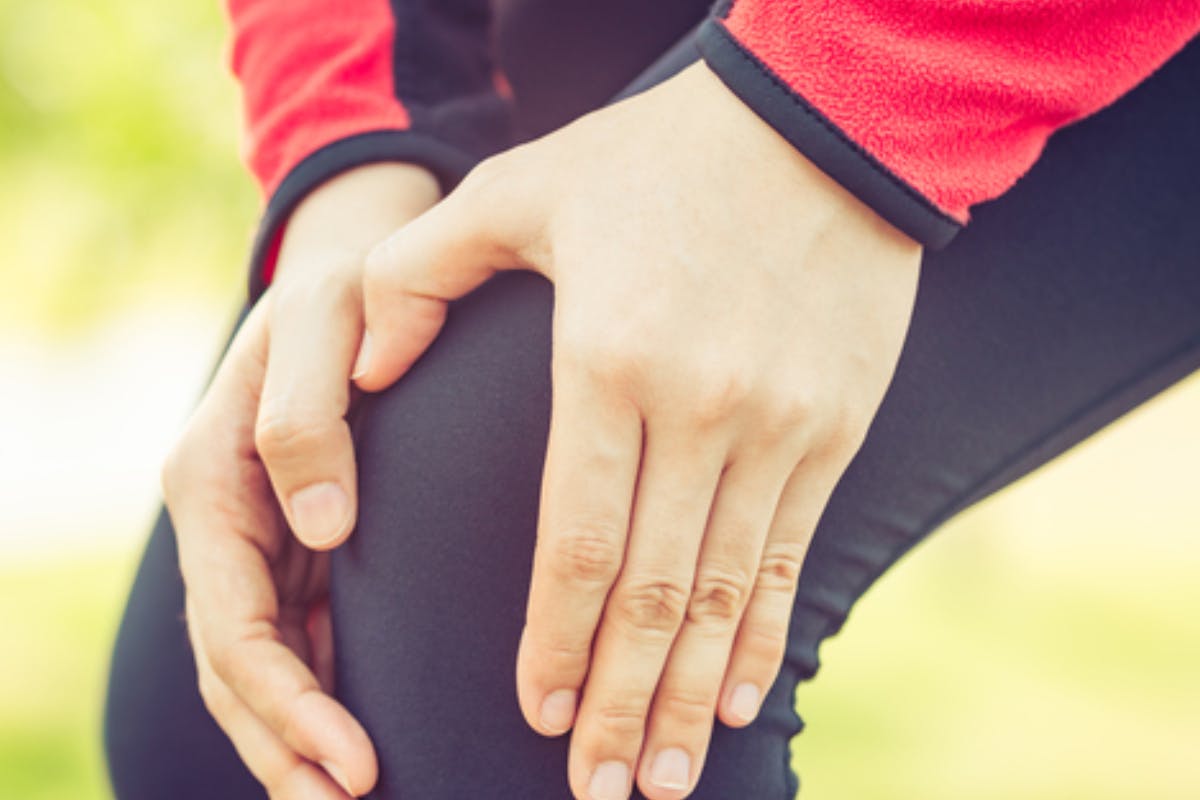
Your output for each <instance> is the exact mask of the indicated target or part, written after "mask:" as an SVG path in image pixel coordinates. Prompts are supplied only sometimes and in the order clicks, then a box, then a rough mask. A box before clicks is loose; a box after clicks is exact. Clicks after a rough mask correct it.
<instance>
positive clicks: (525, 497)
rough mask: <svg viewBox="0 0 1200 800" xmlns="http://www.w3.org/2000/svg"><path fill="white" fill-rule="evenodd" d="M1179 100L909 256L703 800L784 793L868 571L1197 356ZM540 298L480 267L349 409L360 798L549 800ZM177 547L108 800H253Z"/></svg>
mask: <svg viewBox="0 0 1200 800" xmlns="http://www.w3.org/2000/svg"><path fill="white" fill-rule="evenodd" d="M1198 92H1200V43H1194V44H1192V45H1191V46H1189V47H1188V48H1187V49H1186V50H1184V51H1183V52H1182V53H1180V54H1179V55H1177V56H1176V57H1175V58H1174V59H1172V61H1171V62H1169V63H1168V64H1167V65H1166V66H1165V67H1163V68H1162V69H1161V70H1160V71H1159V72H1158V73H1156V74H1155V75H1154V76H1153V77H1152V78H1151V79H1149V80H1148V81H1147V82H1146V83H1144V84H1143V85H1142V86H1140V87H1139V88H1137V89H1136V90H1134V91H1133V92H1131V93H1130V94H1128V95H1126V96H1125V97H1123V98H1122V99H1121V100H1120V101H1119V102H1118V103H1116V104H1115V105H1114V106H1112V107H1110V108H1109V109H1107V110H1105V111H1103V112H1101V113H1100V114H1097V115H1096V116H1094V117H1091V118H1089V119H1087V120H1085V121H1083V122H1082V123H1080V124H1078V125H1076V126H1073V127H1072V128H1070V129H1068V130H1065V131H1063V132H1061V133H1060V134H1059V135H1057V136H1055V137H1054V138H1053V139H1052V140H1051V142H1050V144H1049V146H1048V147H1047V150H1046V153H1045V155H1044V156H1043V158H1042V160H1041V161H1040V162H1039V163H1038V164H1037V165H1036V166H1035V167H1034V168H1033V170H1032V171H1031V172H1030V173H1029V174H1028V175H1027V176H1026V178H1025V179H1023V180H1022V181H1021V182H1020V183H1019V184H1018V185H1017V187H1016V188H1015V189H1014V190H1013V191H1011V192H1010V193H1009V194H1007V195H1005V196H1004V197H1003V198H1001V199H1000V200H998V201H995V202H993V203H990V204H985V205H984V206H982V207H980V208H978V209H977V210H976V214H975V221H974V222H973V224H972V226H971V227H970V228H969V229H967V230H966V231H964V232H963V233H962V234H961V235H960V236H959V237H958V238H957V239H956V240H955V241H954V242H953V243H952V244H951V245H950V246H948V247H947V248H945V249H944V250H942V251H940V252H927V253H926V255H925V260H924V265H923V274H922V279H921V283H920V287H919V292H918V297H917V305H916V310H915V314H914V319H913V325H912V330H911V332H910V335H909V338H908V341H907V344H906V346H905V349H904V352H903V354H902V357H901V359H900V364H899V367H898V370H897V374H896V378H895V380H894V382H893V385H892V387H891V389H890V390H889V392H888V394H887V397H886V398H885V400H884V403H883V406H882V408H881V409H880V412H879V414H878V416H877V418H876V420H875V423H874V425H873V426H872V429H871V431H870V433H869V435H868V437H867V440H866V443H865V444H864V446H863V449H862V451H861V452H860V454H859V455H858V457H857V458H856V459H855V460H854V462H853V463H852V464H851V466H850V468H849V469H848V471H847V472H846V474H845V476H844V477H843V479H842V481H841V483H840V484H839V486H838V487H837V490H836V491H835V493H834V495H833V498H832V500H831V502H830V505H829V507H828V509H827V511H826V513H825V515H824V517H823V518H822V520H821V523H820V526H819V528H818V530H817V533H816V536H815V538H814V540H813V545H812V548H811V550H810V553H809V557H808V560H807V562H806V565H805V568H804V571H803V574H802V576H801V582H800V589H799V593H798V597H797V601H796V604H795V610H794V614H793V618H792V625H791V630H790V638H789V645H788V651H787V657H786V661H785V664H784V667H783V670H782V672H781V674H780V677H779V680H778V681H777V682H776V684H775V685H774V686H773V687H772V689H771V692H770V694H769V696H768V698H767V701H766V704H765V706H764V710H763V714H762V716H761V718H760V719H759V720H758V721H756V722H755V723H754V724H753V725H752V726H750V727H749V728H748V729H746V730H744V731H732V730H730V729H727V728H725V727H723V726H721V725H719V724H718V725H717V728H716V732H715V735H714V740H713V748H712V752H711V753H710V755H709V758H708V763H707V766H706V768H705V771H704V774H703V777H702V779H701V783H700V786H699V788H698V790H697V792H696V793H695V794H694V795H693V796H694V797H695V798H698V800H714V799H715V798H722V800H724V799H725V798H731V797H736V798H743V797H745V798H755V799H756V800H784V798H789V797H792V796H793V795H794V794H795V791H796V788H797V779H796V776H795V775H794V774H793V773H792V772H791V770H790V768H789V766H788V741H789V738H790V737H791V736H792V735H794V734H795V733H796V732H798V731H799V729H800V727H801V723H800V719H799V717H798V716H797V715H796V711H795V710H794V708H793V691H794V688H795V686H796V684H797V682H798V681H800V680H804V679H807V678H809V677H811V676H813V675H814V674H815V673H816V671H817V668H818V663H819V662H818V649H819V645H820V643H821V642H822V641H823V640H824V639H825V638H826V637H828V636H829V635H831V634H832V633H834V632H835V631H836V630H838V629H839V628H840V626H841V625H842V624H843V623H844V621H845V619H846V617H847V614H848V613H849V611H850V609H851V608H852V606H853V604H854V603H855V602H856V601H857V599H858V598H859V597H860V596H861V595H862V594H863V592H864V591H866V590H867V589H868V587H869V586H870V585H871V583H872V582H873V581H874V580H875V579H876V578H877V577H878V575H880V574H881V573H882V572H883V571H885V570H886V569H887V568H889V567H890V566H891V565H892V564H893V563H895V561H896V560H897V559H898V558H900V557H901V556H902V555H903V554H904V553H905V552H907V551H908V550H909V549H910V548H912V547H913V546H914V545H915V544H917V543H918V542H920V541H922V539H923V538H924V537H925V536H927V535H928V534H929V533H930V532H931V531H932V530H934V529H936V527H937V526H938V525H939V524H940V523H941V522H943V521H944V520H946V519H948V518H949V517H950V516H952V515H953V514H955V513H956V512H957V511H959V510H960V509H962V508H964V507H966V506H968V505H970V504H971V503H973V502H975V501H977V500H978V499H980V498H982V497H984V496H986V495H987V494H989V493H991V492H993V491H995V490H996V489H998V488H1000V487H1002V486H1004V485H1006V484H1007V483H1009V482H1011V481H1012V480H1015V479H1016V478H1018V477H1020V476H1021V475H1024V474H1025V473H1027V472H1028V471H1029V470H1031V469H1034V468H1036V467H1037V466H1038V465H1040V464H1042V463H1044V462H1045V461H1046V460H1048V459H1050V458H1052V457H1053V456H1054V455H1056V454H1058V453H1060V452H1062V451H1063V450H1065V449H1067V448H1069V447H1071V446H1072V445H1073V444H1075V443H1076V442H1078V441H1080V440H1081V439H1083V438H1085V437H1086V436H1088V435H1089V434H1091V433H1092V432H1093V431H1095V430H1098V429H1099V428H1101V427H1102V426H1104V425H1106V424H1108V423H1109V422H1110V421H1112V420H1113V419H1115V418H1117V417H1118V416H1120V415H1121V414H1123V413H1124V412H1125V411H1127V410H1129V409H1131V408H1133V407H1135V406H1136V405H1138V404H1139V403H1141V402H1143V401H1144V400H1146V399H1147V398H1149V397H1151V396H1153V395H1154V394H1156V393H1158V392H1160V391H1161V390H1162V389H1164V388H1165V387H1167V386H1169V385H1170V384H1172V383H1173V382H1174V381H1176V380H1178V379H1179V378H1181V377H1182V376H1184V375H1187V374H1189V373H1190V372H1192V371H1193V370H1195V369H1197V368H1198V367H1200V226H1197V225H1196V224H1195V217H1196V210H1197V209H1198V208H1200V148H1197V147H1195V142H1197V141H1200V102H1198V100H1200V97H1197V93H1198ZM631 135H632V134H631ZM552 303H553V297H552V292H551V289H550V287H549V285H548V284H546V283H545V282H544V281H543V280H542V279H540V278H538V277H536V276H533V275H529V274H524V273H521V274H507V275H503V276H501V277H500V278H497V279H495V280H493V281H491V282H489V283H488V284H486V285H485V286H484V287H482V288H481V289H480V290H478V291H476V292H474V293H473V294H471V295H469V296H468V297H466V298H464V299H463V300H462V301H459V302H457V303H455V304H454V305H453V307H452V309H451V313H450V316H449V319H448V323H447V326H446V329H445V331H444V333H443V334H442V335H441V336H440V337H439V339H438V340H437V341H436V342H435V343H434V345H433V347H432V348H431V349H430V351H429V353H427V354H426V356H425V357H424V358H423V359H422V360H421V361H420V362H418V364H417V365H416V366H415V367H414V369H413V370H412V372H411V373H410V374H409V375H408V376H406V377H405V378H404V380H402V381H401V382H400V383H399V384H397V385H396V386H395V387H393V388H392V389H390V390H388V391H386V392H383V393H381V394H379V395H374V396H371V397H369V398H367V399H366V400H365V402H364V403H363V404H362V406H361V414H360V416H359V417H358V419H357V420H356V422H355V435H356V441H357V447H358V458H359V470H360V493H361V516H360V524H359V527H358V529H357V530H356V532H355V534H354V535H353V537H352V538H351V540H350V542H349V544H348V545H347V546H345V547H343V548H342V549H341V550H339V551H338V552H337V553H336V554H335V558H334V563H333V589H334V592H333V612H334V620H335V634H336V643H337V651H338V665H337V671H338V675H339V690H338V691H339V695H340V696H341V697H342V698H343V700H344V701H345V702H346V703H347V704H348V705H349V707H350V708H351V709H352V710H353V711H354V712H355V713H356V715H358V716H359V718H360V719H362V720H363V722H364V724H365V725H366V726H367V729H368V731H369V732H370V734H371V736H372V737H373V739H374V741H375V743H376V746H377V748H378V751H379V754H380V758H381V763H382V779H381V784H380V787H379V790H378V791H377V792H375V793H374V795H373V796H374V797H376V798H377V800H392V798H397V797H404V798H409V797H419V798H422V799H423V800H443V799H444V800H459V798H463V797H488V798H493V799H494V800H525V799H526V798H529V799H530V800H532V799H533V798H537V800H546V799H548V798H564V800H565V798H566V797H568V795H567V794H566V789H565V777H564V775H565V757H564V755H565V740H562V739H559V740H547V739H542V738H540V737H538V736H536V735H534V734H533V733H532V732H531V731H529V730H527V729H526V728H525V725H524V722H523V721H522V720H521V718H520V716H519V714H518V712H517V706H516V701H515V691H514V686H513V668H514V663H515V652H516V646H517V634H518V632H519V630H520V625H521V620H522V617H523V613H524V602H525V592H526V589H527V585H528V584H527V582H528V576H529V561H530V556H531V553H532V544H533V537H534V533H535V532H534V519H535V512H536V504H537V495H538V483H539V479H540V470H541V460H542V456H543V454H544V445H545V436H546V430H547V421H548V419H547V414H548V410H549V361H548V359H549V353H550V338H549V337H550V315H551V312H552ZM1150 466H1153V465H1150ZM170 536H171V532H170V529H169V527H168V526H167V525H165V524H160V526H159V527H157V528H156V530H155V532H154V534H153V536H152V539H151V543H150V546H149V549H148V551H147V556H146V559H145V561H144V563H143V566H142V569H141V571H140V572H139V575H138V578H137V581H136V582H135V585H134V588H133V592H132V595H131V597H130V602H129V606H128V609H127V612H126V617H125V620H124V622H123V624H122V628H121V634H120V637H119V639H118V643H117V647H116V651H115V654H114V661H113V669H112V676H111V682H110V688H109V702H108V711H107V720H106V731H107V735H108V752H109V759H110V769H111V771H112V774H113V776H114V785H115V787H116V792H117V797H118V800H142V799H143V798H162V797H184V798H187V797H190V796H200V794H199V790H200V789H201V788H202V789H203V790H204V794H203V796H206V797H222V798H229V799H230V800H242V798H251V797H262V796H263V795H262V792H261V791H259V790H257V789H253V788H247V787H248V784H247V782H246V776H245V774H244V770H243V769H242V768H241V767H240V766H239V765H238V763H237V761H236V759H235V758H234V756H233V753H232V751H231V749H230V748H229V747H228V745H226V744H225V743H224V742H223V741H222V740H221V739H220V737H219V735H217V734H216V733H215V732H214V730H213V726H212V723H211V722H209V721H208V719H207V717H206V716H205V714H204V713H203V709H202V707H201V706H200V704H199V700H198V697H197V695H196V689H195V676H194V672H193V670H192V668H191V666H190V661H189V659H190V654H189V653H188V650H187V645H186V640H185V639H184V637H183V635H182V627H181V623H180V621H179V617H180V614H181V612H182V589H181V586H180V584H179V577H178V570H177V569H176V568H175V566H174V564H173V559H174V554H173V550H172V548H171V544H170ZM1130 546H1131V547H1132V546H1135V545H1134V544H1133V543H1132V542H1131V545H1130ZM998 600H999V598H998ZM947 646H953V643H951V642H947ZM192 736H194V737H195V738H194V739H192V738H187V737H192ZM188 792H196V793H197V794H195V795H189V794H188ZM639 796H640V795H639Z"/></svg>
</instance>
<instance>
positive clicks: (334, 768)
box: [321, 761, 354, 797]
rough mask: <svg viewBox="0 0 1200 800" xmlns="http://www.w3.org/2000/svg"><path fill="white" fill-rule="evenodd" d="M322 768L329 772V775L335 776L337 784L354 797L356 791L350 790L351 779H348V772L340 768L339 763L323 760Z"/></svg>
mask: <svg viewBox="0 0 1200 800" xmlns="http://www.w3.org/2000/svg"><path fill="white" fill-rule="evenodd" d="M321 768H322V769H323V770H325V771H326V772H327V773H329V777H331V778H333V780H334V781H335V782H336V783H337V785H338V786H340V787H342V789H343V790H345V792H346V794H348V795H350V796H351V797H354V792H352V791H350V781H348V780H346V774H345V773H344V772H342V771H341V769H339V768H338V765H337V764H334V763H333V762H331V761H322V762H321Z"/></svg>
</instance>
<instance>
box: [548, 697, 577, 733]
mask: <svg viewBox="0 0 1200 800" xmlns="http://www.w3.org/2000/svg"><path fill="white" fill-rule="evenodd" d="M575 698H576V694H575V690H574V689H557V690H555V691H553V692H551V693H550V694H548V695H546V699H545V700H543V701H542V712H541V720H542V727H544V728H545V729H546V730H548V731H550V732H551V733H566V732H567V731H569V730H570V729H571V725H572V723H574V722H575Z"/></svg>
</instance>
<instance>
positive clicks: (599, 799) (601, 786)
mask: <svg viewBox="0 0 1200 800" xmlns="http://www.w3.org/2000/svg"><path fill="white" fill-rule="evenodd" d="M588 795H589V796H590V797H591V798H592V800H628V798H629V767H627V766H625V765H624V764H622V763H621V762H620V761H605V762H604V763H603V764H601V765H600V766H598V767H596V771H595V772H593V773H592V781H591V783H589V784H588Z"/></svg>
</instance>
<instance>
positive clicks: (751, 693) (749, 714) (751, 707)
mask: <svg viewBox="0 0 1200 800" xmlns="http://www.w3.org/2000/svg"><path fill="white" fill-rule="evenodd" d="M761 698H762V695H761V693H760V692H759V691H758V687H757V686H755V685H754V684H753V683H739V684H738V685H737V688H736V689H734V690H733V694H732V695H730V697H729V712H730V713H731V714H733V715H734V716H735V717H737V718H738V719H740V720H742V721H743V722H750V721H751V720H753V719H754V718H755V717H756V716H758V704H759V702H760V700H761Z"/></svg>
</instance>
